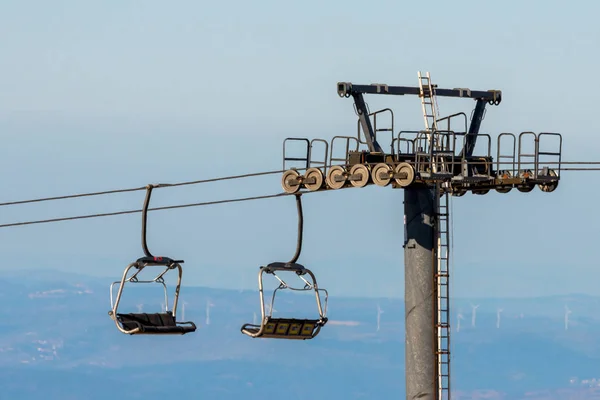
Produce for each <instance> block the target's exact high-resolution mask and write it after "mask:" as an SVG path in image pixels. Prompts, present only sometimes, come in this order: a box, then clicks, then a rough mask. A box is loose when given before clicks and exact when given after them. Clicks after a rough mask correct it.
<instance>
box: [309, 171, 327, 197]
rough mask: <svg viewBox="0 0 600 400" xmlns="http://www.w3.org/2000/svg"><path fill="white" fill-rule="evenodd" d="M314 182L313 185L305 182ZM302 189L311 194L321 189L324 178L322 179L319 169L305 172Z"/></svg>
mask: <svg viewBox="0 0 600 400" xmlns="http://www.w3.org/2000/svg"><path fill="white" fill-rule="evenodd" d="M313 178H314V180H315V183H308V182H306V181H307V180H309V179H313ZM304 179H305V182H304V187H306V188H307V189H308V190H310V191H311V192H314V191H316V190H319V189H321V187H322V186H323V181H324V180H325V178H324V177H323V172H322V171H321V170H320V169H319V168H309V169H307V170H306V174H304Z"/></svg>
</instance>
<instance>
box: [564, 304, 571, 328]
mask: <svg viewBox="0 0 600 400" xmlns="http://www.w3.org/2000/svg"><path fill="white" fill-rule="evenodd" d="M569 314H571V310H569V307H568V306H567V305H566V304H565V331H566V330H568V329H569Z"/></svg>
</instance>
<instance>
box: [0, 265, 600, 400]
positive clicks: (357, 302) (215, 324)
mask: <svg viewBox="0 0 600 400" xmlns="http://www.w3.org/2000/svg"><path fill="white" fill-rule="evenodd" d="M0 283H2V287H3V290H2V291H1V292H0V299H1V300H3V301H2V302H0V315H1V317H2V323H1V324H0V368H1V369H2V371H1V373H0V384H1V385H2V386H1V389H0V393H1V395H0V397H1V398H7V399H12V398H19V399H34V398H35V399H37V398H40V396H42V395H43V396H44V398H65V399H71V398H73V399H75V398H85V399H95V398H98V399H100V398H102V399H104V398H107V397H111V398H117V399H119V398H127V399H131V398H144V399H159V398H161V399H163V398H173V397H175V396H186V395H192V396H193V397H194V398H195V397H202V398H219V399H230V398H231V399H233V398H236V399H237V398H238V397H239V396H244V398H247V399H254V398H256V399H259V398H260V399H264V398H265V397H271V396H272V395H277V396H280V395H282V393H288V396H287V398H291V399H294V398H296V397H297V398H304V397H306V395H307V393H310V397H311V398H313V399H314V398H316V399H329V398H348V399H362V398H367V399H386V398H398V397H402V396H404V304H403V302H402V301H401V300H400V299H388V298H382V299H372V298H369V299H363V298H340V297H335V298H331V299H330V308H329V317H330V321H329V323H328V325H327V326H325V327H324V329H323V330H322V332H321V334H320V335H319V336H318V337H317V338H315V339H314V340H312V341H282V340H268V339H252V338H249V337H247V336H245V335H243V334H242V333H241V332H240V327H241V325H242V324H243V323H246V322H252V321H253V319H254V318H255V315H257V316H258V317H259V316H260V312H259V304H258V293H257V291H235V290H220V289H209V288H198V287H184V288H183V289H182V294H181V302H180V307H179V312H178V314H179V315H180V316H181V315H182V313H184V312H185V319H186V320H193V321H194V322H196V324H197V325H198V330H197V331H196V332H195V333H192V334H189V335H185V336H170V337H151V336H129V335H124V334H122V333H120V332H118V331H117V329H116V327H115V325H114V322H113V321H112V320H111V319H110V318H109V316H108V314H107V312H108V310H109V308H110V301H109V291H108V286H109V284H110V282H107V281H106V280H104V279H99V278H94V277H88V276H83V275H73V274H64V273H58V272H54V271H37V272H36V273H31V271H20V272H12V273H7V274H3V277H2V279H1V282H0ZM137 286H139V287H135V286H132V287H130V288H129V289H131V290H126V292H125V293H124V297H123V303H122V310H123V311H127V310H129V311H130V312H135V311H137V310H138V308H140V309H142V310H143V311H149V310H153V311H158V309H159V308H160V307H161V303H162V302H164V300H163V297H162V292H161V290H162V289H160V287H158V286H159V285H153V286H157V287H142V286H143V285H137ZM146 286H147V285H146ZM283 294H284V295H282V296H281V298H278V300H280V301H279V302H276V304H275V310H276V312H275V313H276V314H278V315H284V314H285V313H292V314H293V315H294V316H296V315H297V314H300V315H299V316H301V317H305V316H310V315H314V314H315V313H316V306H315V305H314V296H312V297H311V296H302V295H290V294H288V293H283ZM184 302H185V311H184V309H183V307H184ZM599 302H600V298H596V297H590V296H577V295H573V296H569V297H567V298H565V297H548V298H534V299H468V300H465V299H456V300H454V302H453V306H454V310H455V311H454V312H453V315H452V321H454V322H455V323H454V326H453V332H452V339H451V340H452V342H451V343H452V355H453V358H452V363H453V364H452V374H453V375H452V387H453V391H455V396H454V397H453V398H454V399H471V398H483V397H476V396H484V395H485V396H489V397H485V398H490V399H491V398H494V399H495V398H498V399H500V398H502V399H505V398H506V399H517V398H527V399H536V398H539V399H542V398H553V399H554V398H556V399H562V398H565V399H567V398H572V397H569V396H574V393H576V392H577V393H579V394H578V396H583V397H577V398H594V397H585V396H593V393H594V392H593V390H596V389H594V387H595V386H596V385H597V383H596V382H599V381H600V370H599V369H598V365H600V364H599V361H600V339H599V338H598V336H597V332H598V331H599V329H600V317H598V316H597V315H596V313H595V310H597V309H598V304H599ZM472 305H479V307H477V309H476V315H475V320H474V322H475V326H473V324H472V323H473V318H472V317H473V315H472V307H471V306H472ZM565 305H567V307H568V309H569V310H571V312H570V313H569V314H568V318H569V320H568V330H565ZM498 308H501V309H502V312H501V313H500V324H499V327H498V313H497V310H498ZM378 309H379V311H378ZM459 313H460V314H462V316H463V318H462V319H461V321H460V324H461V325H460V330H459V331H458V332H457V328H458V326H457V324H456V321H458V314H459ZM378 314H379V323H378ZM593 379H596V381H595V380H593ZM598 384H599V385H600V383H598ZM545 391H552V394H548V392H545ZM528 392H530V395H528V396H526V395H525V394H526V393H528ZM533 392H536V393H537V394H534V393H533ZM477 393H478V394H477ZM566 393H568V394H566ZM5 396H6V397H5ZM165 396H166V397H165ZM494 396H495V397H494ZM536 396H537V397H536ZM544 396H546V397H544ZM596 396H598V394H596Z"/></svg>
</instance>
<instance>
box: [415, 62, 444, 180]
mask: <svg viewBox="0 0 600 400" xmlns="http://www.w3.org/2000/svg"><path fill="white" fill-rule="evenodd" d="M418 77H419V97H420V98H421V109H422V110H423V119H424V120H425V131H426V132H427V142H428V144H429V147H430V149H429V152H430V154H432V157H431V160H430V162H431V171H432V172H434V173H436V172H446V171H447V169H448V168H447V166H446V163H445V162H444V160H443V157H441V159H440V157H438V155H437V154H435V153H436V152H438V151H444V150H445V149H444V148H443V140H442V138H441V137H440V135H439V133H438V129H437V118H438V109H437V108H438V107H437V100H436V97H435V88H436V87H437V85H434V84H432V83H431V76H430V75H429V72H427V73H426V74H425V75H423V74H422V73H421V71H419V72H418ZM434 154H435V155H434ZM438 166H439V167H441V171H438Z"/></svg>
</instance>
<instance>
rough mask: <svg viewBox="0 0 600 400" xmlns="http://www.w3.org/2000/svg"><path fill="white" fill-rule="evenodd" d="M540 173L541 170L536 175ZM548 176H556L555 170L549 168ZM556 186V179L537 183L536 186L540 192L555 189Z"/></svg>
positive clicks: (548, 191)
mask: <svg viewBox="0 0 600 400" xmlns="http://www.w3.org/2000/svg"><path fill="white" fill-rule="evenodd" d="M541 174H542V171H540V173H539V175H538V176H540V175H541ZM548 176H554V177H556V176H558V175H556V171H554V170H553V169H549V170H548ZM557 186H558V181H554V182H547V183H539V184H538V187H539V188H540V190H541V191H542V192H546V193H550V192H554V190H555V189H556V187H557Z"/></svg>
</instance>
